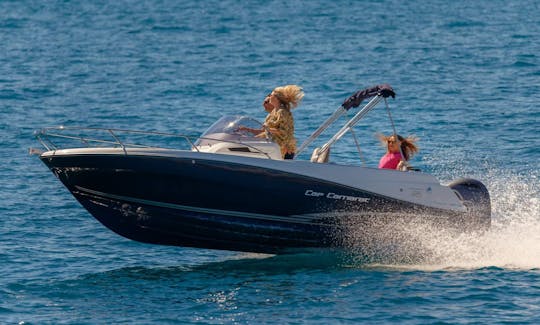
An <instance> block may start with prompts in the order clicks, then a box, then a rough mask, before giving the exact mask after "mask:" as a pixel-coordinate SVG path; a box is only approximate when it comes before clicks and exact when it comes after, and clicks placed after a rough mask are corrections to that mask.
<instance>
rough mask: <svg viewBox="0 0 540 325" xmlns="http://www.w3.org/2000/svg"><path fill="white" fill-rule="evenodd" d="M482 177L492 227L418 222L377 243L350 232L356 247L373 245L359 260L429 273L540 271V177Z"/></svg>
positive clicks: (383, 236) (388, 232) (387, 231)
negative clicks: (462, 228) (460, 229)
mask: <svg viewBox="0 0 540 325" xmlns="http://www.w3.org/2000/svg"><path fill="white" fill-rule="evenodd" d="M482 179H483V181H484V182H485V183H486V185H487V187H488V189H489V191H490V194H491V203H492V225H491V228H490V229H489V230H488V231H484V232H469V233H456V232H455V231H451V230H447V229H438V228H435V227H433V226H430V225H428V224H420V223H415V224H414V225H411V224H408V225H407V226H406V227H405V226H403V227H392V228H391V229H385V230H384V231H382V232H381V233H380V234H379V236H378V238H376V239H377V240H379V241H380V242H383V243H384V244H383V245H382V246H381V244H380V242H379V243H378V244H377V245H375V246H373V245H371V244H372V243H366V242H362V239H360V238H359V236H360V237H361V234H359V233H354V232H353V233H351V234H352V236H351V234H349V237H350V238H349V239H351V238H352V239H353V240H352V241H351V243H352V247H353V250H352V251H353V252H354V247H355V245H363V246H364V247H366V246H367V247H368V249H367V251H363V252H362V254H360V255H355V257H354V260H355V261H356V263H360V264H362V263H363V265H365V261H366V255H367V260H368V263H369V264H370V265H375V266H384V267H394V268H411V269H421V270H429V271H434V270H442V269H444V270H448V269H479V268H488V267H498V268H505V269H527V270H531V269H540V195H539V193H540V190H539V185H538V177H537V176H536V175H528V177H527V178H524V177H518V176H512V175H504V174H502V173H500V172H490V173H488V175H486V176H484V177H482ZM366 244H367V245H366ZM356 247H360V246H356ZM373 247H375V248H373ZM370 249H371V251H370ZM375 251H377V252H376V253H375ZM372 253H373V254H376V258H375V255H371V254H372ZM356 265H359V264H356Z"/></svg>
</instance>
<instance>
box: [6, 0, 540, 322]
mask: <svg viewBox="0 0 540 325" xmlns="http://www.w3.org/2000/svg"><path fill="white" fill-rule="evenodd" d="M0 13H1V15H0V48H1V50H0V153H1V164H0V274H1V276H0V323H4V324H186V323H202V324H229V323H238V324H260V323H262V324H291V323H292V324H302V323H313V324H353V323H368V324H385V323H400V324H435V323H436V324H468V323H487V324H511V323H519V324H538V323H539V322H540V184H539V177H540V149H539V148H540V54H539V53H540V19H539V18H538V17H539V14H540V4H539V2H536V1H526V0H513V1H500V0H493V1H487V0H486V1H483V0H479V1H464V0H456V1H446V0H445V1H443V0H435V1H419V0H412V1H398V0H381V1H346V0H343V1H340V0H337V1H319V0H313V1H298V0H292V1H284V0H275V1H272V0H270V1H258V0H254V1H231V0H221V1H213V0H209V1H191V0H185V1H172V0H156V1H150V0H138V1H134V0H120V1H101V0H97V1H30V0H20V1H1V2H0ZM380 83H389V84H390V85H392V87H393V88H394V90H395V91H396V94H397V96H396V98H395V99H390V100H389V101H388V104H389V107H390V110H391V112H392V116H393V118H394V121H395V124H396V128H397V131H398V132H399V133H400V134H403V135H415V136H417V137H418V138H419V142H418V144H419V146H420V152H419V154H418V155H417V156H415V157H414V158H413V160H412V164H413V165H415V166H417V167H419V168H420V169H422V170H423V171H425V172H427V173H430V174H433V175H434V176H436V177H437V178H438V179H440V181H441V182H442V183H448V182H450V181H451V180H453V179H455V178H458V177H473V178H476V179H479V180H481V181H482V182H483V183H485V184H486V186H487V188H488V189H489V191H490V193H491V200H492V202H491V203H492V208H493V223H492V228H491V229H490V231H489V232H487V233H483V234H475V233H472V234H471V233H467V234H463V235H460V236H457V237H456V235H448V234H446V233H444V232H443V231H441V232H438V231H430V230H426V229H409V231H410V234H409V235H408V236H407V237H406V239H404V238H402V240H403V241H404V242H403V245H404V247H408V249H409V251H407V250H405V252H403V253H401V254H400V255H399V256H391V255H390V256H385V257H384V258H382V259H369V258H368V259H365V258H360V257H359V256H357V255H356V254H355V249H354V247H351V249H350V251H347V252H344V253H343V254H335V253H328V252H321V253H305V254H296V255H276V256H274V255H261V254H250V253H241V252H229V251H218V250H204V249H194V248H182V247H167V246H157V245H148V244H142V243H138V242H134V241H130V240H128V239H125V238H123V237H120V236H118V235H116V234H114V233H113V232H111V231H110V230H108V229H106V228H105V227H104V226H102V225H101V224H100V223H99V222H97V221H96V220H95V219H94V218H92V217H91V216H90V214H89V213H88V212H87V211H86V210H84V209H83V208H82V207H81V206H80V205H79V204H78V203H77V202H76V200H75V199H74V198H73V197H72V196H71V195H70V194H69V192H68V191H67V190H66V189H65V188H64V187H63V186H62V185H61V184H60V182H58V180H57V179H56V178H55V177H54V175H53V174H52V173H51V172H50V171H49V170H48V169H47V168H46V167H45V165H43V164H42V163H41V162H40V160H39V159H38V157H37V156H35V155H29V154H28V149H29V148H31V147H35V148H39V147H40V144H39V143H38V142H37V141H36V139H35V137H34V131H36V130H39V129H40V128H43V127H49V126H58V125H65V126H89V127H109V128H124V129H137V130H146V131H159V132H171V133H182V134H188V135H198V134H200V133H201V132H202V131H204V130H205V129H206V128H207V127H208V126H210V125H211V124H212V123H213V122H214V121H215V120H216V119H217V118H219V117H220V116H222V115H225V114H245V115H250V116H253V117H255V118H257V119H259V120H263V119H264V117H265V112H264V111H263V108H262V106H261V103H262V100H263V98H264V96H265V95H266V94H267V93H268V92H269V91H271V90H272V89H273V88H274V87H276V86H279V85H284V84H298V85H300V86H302V87H303V88H304V91H305V94H306V95H305V98H304V101H303V102H302V104H301V105H300V106H299V107H298V108H297V109H295V110H294V117H295V123H296V138H297V139H298V140H299V142H302V140H304V139H305V138H306V137H308V136H309V135H310V133H311V132H312V131H314V130H315V128H316V127H317V126H318V125H319V124H321V123H322V122H323V121H324V120H325V119H326V118H327V117H328V116H329V115H330V114H331V113H332V112H334V111H335V110H336V109H337V108H338V107H339V106H340V105H341V103H342V102H343V100H344V99H346V98H347V96H349V95H351V94H352V93H354V92H355V91H356V90H359V89H363V88H366V87H369V86H373V85H376V84H380ZM341 121H342V122H344V121H345V120H344V119H343V120H341ZM337 127H339V126H336V127H335V128H334V129H333V130H330V131H329V132H327V133H324V134H323V135H322V136H321V138H320V140H318V142H316V143H315V144H314V146H315V145H319V144H321V143H323V142H324V141H325V140H328V139H329V137H330V136H331V134H332V132H331V131H335V130H336V129H337ZM391 132H392V128H391V124H390V122H389V121H388V118H387V114H386V110H385V108H384V106H381V107H379V108H377V109H375V110H374V111H373V112H370V114H369V115H368V116H367V117H366V119H365V120H362V121H361V122H360V123H359V124H358V125H357V126H356V127H355V133H356V135H357V137H358V139H359V142H360V145H361V149H362V156H363V158H364V160H365V163H366V164H367V165H370V166H376V164H377V162H378V159H379V157H380V156H381V155H382V154H383V152H384V149H383V148H382V147H381V146H380V145H378V143H377V140H376V136H375V135H376V134H377V133H385V134H389V133H391ZM314 146H312V147H310V148H309V150H307V151H306V152H304V153H302V154H301V155H300V157H299V159H308V158H309V155H310V152H309V151H311V150H312V149H313V148H314ZM331 159H332V161H334V162H336V163H346V164H358V165H360V164H361V159H360V156H359V154H358V152H357V150H356V145H355V142H354V139H353V138H352V137H351V136H345V137H344V138H343V139H342V140H340V141H339V142H338V143H337V144H336V145H335V147H334V148H333V152H332V158H331ZM354 231H355V230H354V229H351V235H352V236H354V233H355V232H354Z"/></svg>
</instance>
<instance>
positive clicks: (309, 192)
mask: <svg viewBox="0 0 540 325" xmlns="http://www.w3.org/2000/svg"><path fill="white" fill-rule="evenodd" d="M304 195H305V196H310V197H325V198H327V199H333V200H341V201H353V202H361V203H368V202H369V200H370V199H369V198H367V197H359V196H350V195H341V194H336V193H332V192H329V193H322V192H316V191H314V190H306V192H305V193H304Z"/></svg>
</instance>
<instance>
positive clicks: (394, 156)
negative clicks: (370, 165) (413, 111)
mask: <svg viewBox="0 0 540 325" xmlns="http://www.w3.org/2000/svg"><path fill="white" fill-rule="evenodd" d="M379 139H380V140H381V142H382V144H383V145H384V146H386V154H385V155H384V156H382V157H381V160H380V161H379V168H386V169H400V170H401V169H403V168H404V167H406V166H407V165H408V163H407V162H408V161H409V159H410V158H411V157H412V156H413V155H414V154H415V153H417V152H418V146H416V144H415V142H416V141H417V140H418V139H417V138H416V137H412V136H409V137H407V138H403V137H402V136H401V135H399V134H393V135H390V136H385V135H384V134H380V135H379Z"/></svg>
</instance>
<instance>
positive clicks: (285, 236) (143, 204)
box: [41, 153, 486, 253]
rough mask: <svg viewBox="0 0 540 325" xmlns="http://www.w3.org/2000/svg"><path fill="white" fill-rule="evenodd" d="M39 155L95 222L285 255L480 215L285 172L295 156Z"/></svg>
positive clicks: (137, 236) (183, 242)
mask: <svg viewBox="0 0 540 325" xmlns="http://www.w3.org/2000/svg"><path fill="white" fill-rule="evenodd" d="M41 159H42V161H43V162H44V163H45V164H46V165H47V166H48V167H49V168H50V169H51V171H53V173H54V174H55V175H56V176H57V177H58V178H59V179H60V180H61V181H62V183H63V184H64V185H65V186H66V187H67V188H68V189H69V191H70V192H71V193H72V194H73V195H74V197H75V198H76V199H77V200H78V201H79V202H80V203H81V204H82V205H83V206H84V207H85V208H86V209H87V210H88V211H89V212H90V213H91V214H92V215H93V216H94V217H95V218H96V219H97V220H99V221H100V222H101V223H102V224H104V225H105V226H106V227H108V228H109V229H111V230H112V231H114V232H116V233H118V234H119V235H121V236H124V237H126V238H129V239H133V240H136V241H140V242H145V243H153V244H163V245H177V246H189V247H199V248H210V249H225V250H234V251H249V252H260V253H283V252H288V251H297V250H302V249H312V248H327V247H343V246H346V245H347V240H346V239H345V238H343V236H342V235H343V233H344V231H346V228H347V227H350V226H351V224H354V226H355V227H361V228H362V229H363V230H367V229H369V228H370V227H372V226H373V225H376V226H380V225H381V224H387V223H388V222H403V221H405V222H409V221H412V220H413V219H416V218H417V217H421V218H422V219H423V220H429V222H433V223H436V224H441V225H442V224H444V225H456V224H458V225H460V227H469V226H472V227H476V226H478V224H477V223H478V221H480V224H481V225H482V226H485V220H486V218H485V216H480V219H479V218H471V216H470V215H469V214H468V213H467V212H463V211H455V210H451V209H441V208H434V207H428V206H423V205H418V204H414V203H411V202H408V201H405V200H399V199H396V198H392V197H389V196H386V195H381V194H378V193H374V192H369V191H366V190H364V189H362V188H361V187H352V186H350V185H346V184H342V183H339V182H337V181H335V180H333V179H332V178H331V177H325V175H320V176H316V175H311V176H310V175H302V174H300V173H295V172H291V168H292V167H291V166H293V165H290V164H294V162H273V164H274V165H273V166H274V168H268V165H264V164H262V165H261V164H259V162H260V161H262V160H263V159H257V158H250V159H248V160H247V162H248V163H243V162H241V161H235V160H234V158H230V159H216V155H209V154H202V153H189V154H186V155H176V156H167V155H164V156H159V155H130V154H124V155H118V154H64V155H63V154H48V155H46V154H45V155H42V156H41ZM254 162H256V163H254ZM287 164H288V165H287ZM280 166H283V168H280ZM323 170H324V169H321V171H323ZM426 216H429V218H426ZM362 233H363V235H364V236H365V235H367V234H369V231H363V232H362Z"/></svg>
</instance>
